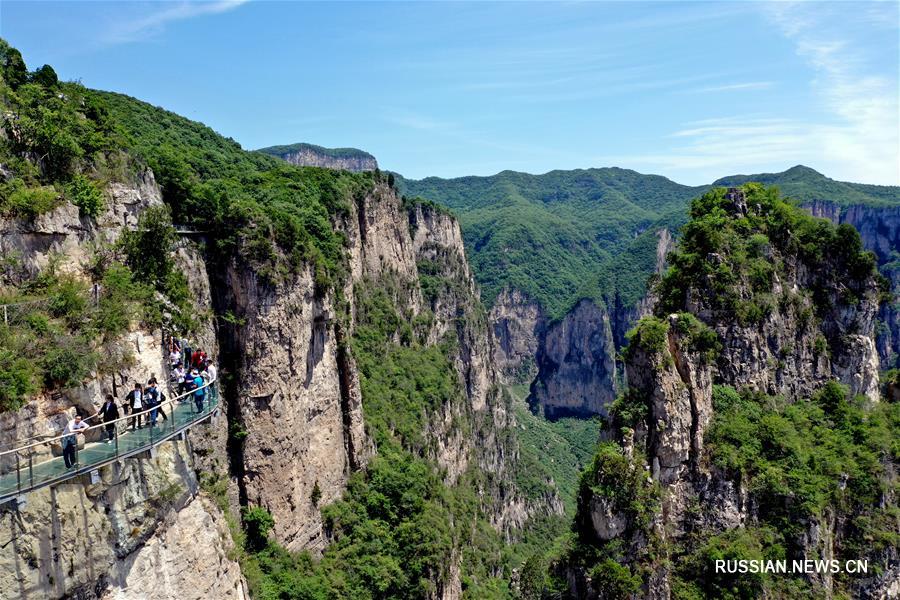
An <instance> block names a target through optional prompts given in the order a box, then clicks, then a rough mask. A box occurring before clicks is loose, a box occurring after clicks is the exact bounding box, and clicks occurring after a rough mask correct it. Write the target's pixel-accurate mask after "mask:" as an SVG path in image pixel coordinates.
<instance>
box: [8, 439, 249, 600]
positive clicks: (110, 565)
mask: <svg viewBox="0 0 900 600" xmlns="http://www.w3.org/2000/svg"><path fill="white" fill-rule="evenodd" d="M190 464H191V452H190V449H189V443H188V442H169V443H166V444H163V445H161V446H159V447H158V449H157V451H156V456H155V457H150V456H149V455H148V456H144V457H141V458H133V459H129V460H127V461H124V462H122V463H114V464H112V465H109V466H106V467H103V468H101V469H100V470H99V473H98V475H99V481H98V482H97V483H93V482H92V481H91V476H90V475H85V476H82V477H80V478H78V479H74V480H70V481H69V482H67V483H64V484H60V485H57V486H54V487H52V488H43V489H41V490H38V491H36V492H32V493H30V494H28V496H27V497H26V502H25V504H24V506H20V507H19V509H18V510H9V509H6V510H4V511H3V512H2V513H0V527H2V531H4V532H5V538H4V540H3V549H2V551H0V585H2V587H3V589H4V590H5V593H9V594H10V597H19V598H60V597H79V598H95V597H98V596H100V595H102V594H103V593H104V590H106V589H107V588H108V587H109V586H110V585H118V586H119V587H122V586H124V585H127V584H126V582H127V581H128V580H129V578H130V577H131V575H130V565H131V563H132V562H134V561H141V560H142V559H140V558H139V556H140V555H141V554H142V553H143V551H144V549H145V548H147V547H148V546H149V547H151V548H152V547H154V546H155V545H157V544H160V543H163V544H164V545H165V544H166V543H167V542H166V541H165V540H166V539H167V538H166V536H165V534H164V533H162V532H163V530H164V529H165V527H166V524H167V523H168V522H169V521H171V520H174V521H175V522H178V521H179V520H181V519H182V517H181V516H180V514H179V513H180V510H181V509H182V508H183V507H184V506H185V505H189V506H191V505H195V504H196V506H194V508H192V509H191V512H190V513H189V514H190V515H193V516H189V517H187V518H188V519H193V520H197V519H206V520H210V519H215V520H220V519H221V515H219V514H218V510H217V509H215V508H214V507H210V506H208V505H201V504H199V503H198V501H197V500H194V501H193V502H191V497H192V496H193V495H194V494H195V493H196V491H197V482H196V478H195V476H194V471H193V469H192V468H191V466H190ZM188 503H190V504H188ZM213 515H216V516H213ZM198 533H199V531H198ZM159 536H163V537H162V538H160V537H159ZM169 539H170V538H169ZM208 541H209V542H210V545H208V546H204V547H199V546H194V547H193V549H192V552H193V553H194V554H193V556H194V558H195V559H196V558H197V557H198V556H199V554H203V553H208V554H209V555H218V556H221V557H224V552H225V551H226V548H227V545H225V543H224V542H222V540H221V536H219V535H218V534H216V536H215V537H211V538H210V539H209V540H208ZM180 543H181V544H182V545H184V544H188V545H190V544H193V543H194V540H193V539H188V540H184V541H182V542H180ZM151 552H152V550H151ZM189 556H190V555H185V558H189ZM173 558H174V557H173ZM228 562H229V561H225V560H222V561H220V566H221V567H222V568H225V569H227V571H228V572H229V579H230V581H231V582H238V581H239V580H240V575H239V573H238V572H237V571H236V570H235V569H234V564H233V563H231V564H230V565H228ZM182 570H183V571H185V573H184V574H185V575H186V574H187V573H186V572H187V571H190V572H191V574H192V576H193V577H194V580H193V583H199V582H198V581H197V580H196V578H197V577H198V576H202V575H200V574H198V573H197V572H196V571H194V570H193V569H192V568H191V567H190V566H186V567H184V568H183V569H182ZM220 573H221V570H220ZM134 575H138V574H137V573H134ZM153 575H155V574H153V573H149V574H147V576H153ZM202 577H204V578H205V579H206V581H207V582H208V583H210V585H212V582H211V579H212V577H213V575H212V574H210V575H209V577H207V576H202ZM187 583H188V582H187V581H182V583H181V585H182V586H184V585H186V584H187ZM156 589H158V591H159V593H160V594H162V593H164V592H165V591H166V588H164V587H161V586H160V585H159V584H158V583H157V585H156ZM151 593H153V591H152V589H147V590H141V591H140V592H138V590H136V589H135V590H133V593H132V595H131V596H130V597H141V598H143V597H148V596H149V595H150V594H151ZM119 597H128V596H119ZM169 597H171V596H169Z"/></svg>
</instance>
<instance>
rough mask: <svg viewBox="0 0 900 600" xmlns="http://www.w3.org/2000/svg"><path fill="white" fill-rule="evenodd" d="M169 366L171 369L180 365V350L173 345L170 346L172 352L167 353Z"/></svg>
mask: <svg viewBox="0 0 900 600" xmlns="http://www.w3.org/2000/svg"><path fill="white" fill-rule="evenodd" d="M169 364H170V365H172V368H173V369H174V368H175V367H176V366H178V365H180V364H181V350H179V349H178V346H176V345H175V344H172V350H171V351H170V352H169Z"/></svg>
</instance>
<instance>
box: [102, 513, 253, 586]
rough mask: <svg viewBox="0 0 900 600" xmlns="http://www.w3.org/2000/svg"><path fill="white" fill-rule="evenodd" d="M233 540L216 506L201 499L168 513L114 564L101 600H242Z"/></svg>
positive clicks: (242, 581) (241, 581) (244, 584)
mask: <svg viewBox="0 0 900 600" xmlns="http://www.w3.org/2000/svg"><path fill="white" fill-rule="evenodd" d="M233 547H234V542H233V541H232V540H231V532H229V531H228V526H227V525H226V524H225V523H224V521H223V519H222V515H221V513H220V512H219V510H218V508H216V507H215V506H213V505H212V503H211V502H209V501H208V500H206V499H204V498H194V499H193V500H191V501H190V502H189V503H188V504H187V506H185V507H183V508H182V509H181V510H179V511H177V512H172V513H170V514H169V515H168V517H167V519H166V520H165V521H164V523H163V524H162V526H161V527H160V528H159V530H158V531H157V532H156V533H155V534H154V535H153V537H151V538H150V539H149V540H147V542H146V543H145V544H144V545H143V547H141V549H140V550H138V551H137V552H135V553H133V554H131V555H130V556H128V558H127V559H126V560H124V561H122V562H121V563H119V564H117V565H116V569H115V570H116V572H117V573H116V575H113V576H112V577H111V578H110V579H111V581H110V584H111V587H110V588H109V589H107V590H106V591H105V592H104V593H103V596H102V599H103V600H131V599H134V600H138V599H140V600H168V599H169V598H185V599H186V600H206V599H208V598H216V599H219V598H221V599H222V600H247V599H249V598H250V594H249V592H248V590H247V584H246V582H245V581H244V579H243V575H242V574H241V570H240V566H239V565H238V563H237V562H236V561H235V560H234V559H233V558H232V557H231V554H230V552H231V550H232V549H233Z"/></svg>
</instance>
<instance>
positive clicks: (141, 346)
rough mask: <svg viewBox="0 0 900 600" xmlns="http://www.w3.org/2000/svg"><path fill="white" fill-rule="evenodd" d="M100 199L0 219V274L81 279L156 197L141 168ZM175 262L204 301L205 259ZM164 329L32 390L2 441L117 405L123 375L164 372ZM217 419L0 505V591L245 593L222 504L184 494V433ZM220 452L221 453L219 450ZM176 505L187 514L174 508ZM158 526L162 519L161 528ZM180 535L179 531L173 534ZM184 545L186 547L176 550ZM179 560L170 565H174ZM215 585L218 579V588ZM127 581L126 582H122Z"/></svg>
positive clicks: (1, 425)
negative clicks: (62, 382)
mask: <svg viewBox="0 0 900 600" xmlns="http://www.w3.org/2000/svg"><path fill="white" fill-rule="evenodd" d="M106 197H107V201H106V205H105V208H104V211H103V212H102V213H101V215H100V216H99V217H98V218H97V219H96V220H93V221H92V220H90V219H87V218H82V217H80V216H79V214H78V209H77V208H76V207H74V206H72V205H70V204H64V205H62V206H60V207H58V208H57V209H55V210H53V211H51V212H50V213H47V214H45V215H41V216H39V217H37V218H35V219H33V220H31V221H22V220H12V219H6V220H0V250H2V253H3V255H4V256H16V257H17V258H18V260H19V265H18V267H17V269H21V270H20V271H16V272H12V273H7V274H6V275H7V277H10V278H11V279H12V280H13V281H15V280H16V279H17V277H23V278H24V277H30V276H32V275H34V274H35V273H37V272H38V271H40V270H41V269H42V268H43V267H45V266H47V264H48V263H49V262H50V261H51V260H53V261H55V262H56V266H57V268H58V269H59V270H60V271H62V272H68V273H72V274H73V275H75V276H84V269H85V267H86V266H87V265H88V263H89V261H90V260H91V257H92V254H93V252H94V247H95V246H96V245H98V244H101V243H112V242H114V241H115V240H117V239H118V238H119V236H120V235H121V233H122V231H123V230H124V229H125V228H129V227H133V226H135V225H136V224H137V218H138V215H139V214H140V213H141V212H142V211H144V210H146V209H147V208H148V207H150V206H154V205H158V204H160V203H161V197H160V192H159V189H158V188H157V186H156V184H155V181H154V178H153V174H152V173H150V172H149V171H147V172H145V173H143V174H141V175H140V177H139V178H138V180H137V181H136V183H135V184H134V185H131V186H129V185H124V184H120V183H113V184H110V186H109V187H108V188H107V190H106ZM176 260H177V262H178V264H179V266H180V267H181V268H183V269H184V270H185V271H186V272H189V273H191V274H193V275H195V276H194V277H190V278H189V281H190V282H191V285H192V286H193V287H192V290H193V292H194V293H195V294H196V297H197V299H198V301H199V302H201V303H206V304H205V305H206V306H208V302H209V286H208V284H207V283H206V272H205V265H204V262H203V260H202V258H201V256H200V254H199V253H198V251H197V250H196V248H195V247H194V246H193V245H191V244H188V243H185V244H182V246H181V248H180V249H179V251H178V256H177V257H176ZM198 314H199V313H198ZM201 321H202V322H201V327H200V331H199V332H198V333H197V339H198V340H199V342H200V343H202V344H203V345H204V347H205V348H206V349H207V350H208V351H209V352H211V353H212V355H215V354H216V350H215V346H216V339H215V334H214V331H213V328H212V324H211V323H210V322H209V321H203V320H202V319H201ZM162 338H163V334H162V332H161V331H158V330H157V331H145V330H143V329H139V328H137V329H133V330H132V331H129V332H128V333H126V334H125V335H124V336H123V338H122V339H121V340H119V341H118V343H117V344H116V346H115V348H114V349H112V351H113V352H116V353H118V355H119V356H120V357H122V358H125V357H127V358H128V360H122V361H119V362H120V364H122V365H123V366H122V367H121V368H119V369H118V370H117V371H116V372H115V373H113V374H107V375H104V376H102V377H96V378H94V379H91V380H89V381H88V382H86V383H85V385H83V386H81V387H77V388H70V389H65V390H61V391H58V392H55V393H52V394H42V395H38V396H37V397H35V398H33V399H32V400H31V401H30V402H28V403H27V404H26V405H25V406H24V407H22V408H21V409H19V410H18V411H16V412H14V413H3V414H0V447H2V448H4V449H5V448H8V447H15V446H19V445H21V444H22V443H23V441H24V440H28V439H30V438H32V437H34V436H55V435H59V433H60V432H61V431H62V428H63V427H64V425H65V423H66V422H67V420H68V419H70V418H71V417H72V416H73V414H74V408H73V407H77V408H78V409H79V410H80V411H81V412H82V413H83V414H94V413H95V412H96V410H97V409H98V408H99V407H100V405H101V404H102V400H103V397H104V396H105V394H106V393H112V394H113V395H114V396H115V397H116V399H117V401H119V402H121V400H122V397H123V396H124V395H125V393H126V392H127V391H128V390H129V389H131V385H132V383H133V382H135V381H142V382H143V381H146V379H147V377H149V376H150V375H156V376H160V375H162V374H163V373H164V372H165V371H164V356H165V354H164V349H163V347H162ZM170 396H171V392H170ZM225 427H227V425H226V424H225V420H224V419H219V420H218V423H216V424H215V425H209V424H207V425H200V426H197V427H195V428H194V429H193V430H192V431H191V432H189V433H188V435H187V440H188V441H186V442H167V443H164V444H162V445H161V446H159V447H158V448H157V450H156V456H155V457H153V458H151V457H149V456H147V455H143V456H141V457H136V458H131V459H128V460H126V461H123V462H122V463H120V464H113V465H109V466H106V467H103V468H102V469H100V470H99V474H100V479H101V480H100V482H99V483H95V484H92V483H91V481H90V476H87V475H85V476H81V477H79V478H76V479H73V480H70V481H68V482H66V483H64V484H61V485H57V486H54V487H52V488H43V489H41V490H38V491H36V492H32V493H30V494H28V495H27V497H26V504H25V505H24V506H22V507H20V509H19V511H18V512H14V511H10V510H6V511H3V512H2V513H0V521H2V523H3V524H2V525H0V527H2V529H3V530H4V531H6V532H7V533H8V538H7V540H8V543H7V542H6V540H4V541H3V542H0V546H2V548H0V589H3V590H5V591H4V592H3V593H4V594H7V593H8V594H9V595H10V597H21V598H60V597H78V598H95V597H99V596H100V595H102V594H104V593H107V594H110V593H111V592H109V591H107V592H105V590H107V588H108V587H109V586H110V585H116V586H118V587H117V588H116V593H115V596H113V597H119V598H127V597H134V598H147V597H151V596H153V595H154V594H156V596H155V597H160V598H163V597H166V598H168V597H173V596H182V597H183V596H187V597H199V596H196V595H194V596H192V594H196V593H199V592H200V591H202V590H204V589H206V590H207V591H209V592H210V593H211V594H212V595H214V596H216V597H229V596H228V594H226V587H229V589H234V590H243V588H244V584H243V583H242V581H241V575H240V572H239V570H238V569H237V565H236V563H234V562H233V561H230V560H228V559H226V558H225V552H226V551H227V548H228V547H229V546H228V543H229V542H227V541H223V539H222V538H221V536H220V535H218V533H216V535H215V536H210V535H208V534H209V531H211V529H210V525H211V524H213V523H219V524H220V523H221V519H222V516H221V513H220V512H219V511H218V509H217V508H215V507H214V506H212V505H211V504H208V503H201V502H200V501H198V500H193V501H191V498H192V497H193V496H194V495H195V494H196V493H197V491H198V484H197V480H196V477H195V471H194V467H195V464H194V456H193V453H192V443H191V442H193V441H195V440H196V441H198V442H200V443H201V445H203V444H204V442H203V440H204V439H205V438H206V437H208V435H209V434H210V433H209V432H211V431H216V430H218V431H224V428H225ZM97 435H99V433H98V432H97V431H92V432H90V433H89V435H88V436H87V437H88V438H89V440H90V441H93V440H94V439H95V438H96V437H97ZM213 438H215V435H213ZM220 452H221V453H222V454H224V447H222V449H221V451H220ZM50 453H51V449H50V448H42V449H40V450H38V451H37V453H36V455H35V460H41V459H43V458H47V457H48V456H49V455H50ZM5 466H8V465H5ZM185 506H187V507H188V509H187V510H188V512H187V513H185V514H184V515H182V513H181V512H180V511H181V510H182V509H183V508H184V507H185ZM167 524H168V525H171V527H169V528H168V529H167V526H168V525H167ZM217 527H220V525H217ZM164 531H166V532H168V533H165V534H164V533H163V532H164ZM215 531H218V530H215ZM204 532H205V533H204ZM161 536H168V537H161ZM173 536H175V537H174V538H173ZM182 536H184V539H183V540H181V541H178V542H177V543H176V538H181V537H182ZM201 536H205V537H202V539H204V540H206V542H207V543H206V544H205V545H204V546H197V545H196V544H195V538H199V537H201ZM179 544H180V548H176V546H178V545H179ZM148 548H150V549H152V550H147V549H148ZM145 550H147V552H144V551H145ZM186 550H190V551H191V552H193V554H191V553H187V554H179V553H181V552H183V551H186ZM150 556H154V557H155V558H153V559H152V560H151V562H153V564H154V565H156V566H158V567H159V568H158V569H157V570H156V571H153V570H152V569H149V570H148V571H146V572H142V571H141V568H140V567H138V568H137V570H131V571H129V570H128V569H129V568H130V566H131V565H133V564H135V563H136V564H138V565H144V564H146V561H147V560H148V557H150ZM213 557H217V558H216V561H217V565H218V566H217V567H216V568H215V569H213V570H212V571H210V572H208V576H206V577H205V580H206V581H205V583H206V584H208V586H207V587H206V588H204V581H203V580H202V579H203V578H202V577H198V574H197V572H196V571H195V570H193V567H192V566H191V561H193V562H194V563H195V566H196V564H197V563H198V562H199V561H201V560H202V561H207V562H204V564H208V565H209V566H210V567H212V562H208V560H211V559H213ZM182 558H184V564H182V565H179V566H178V569H180V570H181V571H180V574H179V573H178V572H177V569H176V568H175V567H176V565H175V564H174V563H175V562H179V561H181V559H182ZM214 562H215V561H214ZM188 575H190V577H188ZM141 577H144V578H145V579H146V578H151V579H153V582H152V585H151V587H148V588H146V589H143V583H145V581H144V580H143V579H141ZM216 578H218V581H215V580H216ZM219 584H222V585H223V586H225V587H216V586H217V585H219ZM126 585H130V586H131V588H130V589H124V588H125V586H126ZM213 590H216V593H214V594H213V593H212V592H213ZM219 591H221V592H222V593H221V594H219V593H218V592H219ZM207 597H212V596H207ZM231 597H235V598H241V597H242V596H240V595H232V596H231Z"/></svg>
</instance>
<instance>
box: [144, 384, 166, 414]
mask: <svg viewBox="0 0 900 600" xmlns="http://www.w3.org/2000/svg"><path fill="white" fill-rule="evenodd" d="M147 385H152V386H153V389H155V390H156V395H157V397H156V412H157V414H158V415H159V416H160V417H162V420H163V421H168V420H169V415H167V414H166V411H165V410H164V408H163V402H165V401H166V395H165V394H164V393H163V391H162V390H161V389H159V383H158V382H157V381H156V377H151V378H150V381H148V382H147ZM153 420H154V421H156V419H153Z"/></svg>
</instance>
